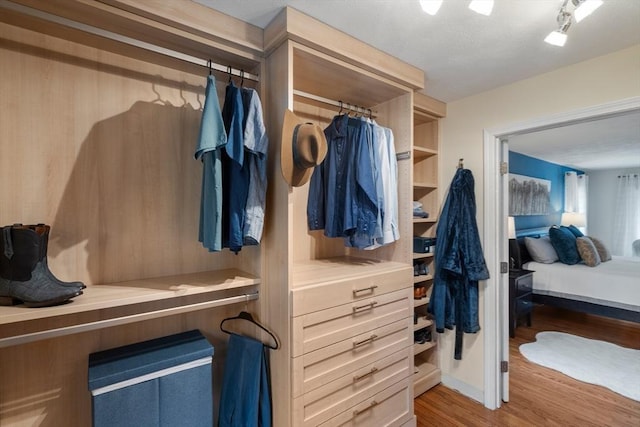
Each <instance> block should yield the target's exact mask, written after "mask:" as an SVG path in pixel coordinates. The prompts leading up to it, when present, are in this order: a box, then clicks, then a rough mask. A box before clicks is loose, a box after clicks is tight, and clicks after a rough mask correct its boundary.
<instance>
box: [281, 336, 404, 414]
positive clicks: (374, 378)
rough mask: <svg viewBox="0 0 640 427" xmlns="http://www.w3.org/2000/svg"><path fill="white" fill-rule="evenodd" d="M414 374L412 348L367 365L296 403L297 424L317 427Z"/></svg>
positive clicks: (297, 400)
mask: <svg viewBox="0 0 640 427" xmlns="http://www.w3.org/2000/svg"><path fill="white" fill-rule="evenodd" d="M412 373H413V360H412V358H411V354H410V351H409V349H408V348H405V349H403V350H402V351H399V352H396V353H394V354H392V355H391V356H388V357H385V358H383V359H380V360H377V361H376V362H374V363H371V364H369V365H366V366H363V367H362V368H360V369H358V370H356V371H354V372H353V373H351V374H349V375H345V376H343V377H340V378H338V379H337V380H335V381H332V382H330V383H328V384H326V385H324V386H322V387H318V388H317V389H315V390H313V391H311V392H309V393H305V394H304V395H302V396H301V397H299V398H297V399H294V401H293V425H295V426H317V425H319V424H320V423H323V422H325V421H327V420H329V419H331V418H332V417H334V416H335V415H336V414H338V413H341V412H344V411H346V410H347V409H349V408H352V407H353V406H354V405H356V404H358V403H360V402H363V401H365V400H367V399H370V398H372V397H373V396H375V395H376V394H378V393H380V392H381V391H383V390H384V389H386V388H388V387H390V386H391V385H393V384H394V383H396V382H398V380H399V379H402V378H408V377H409V376H410V375H411V374H412Z"/></svg>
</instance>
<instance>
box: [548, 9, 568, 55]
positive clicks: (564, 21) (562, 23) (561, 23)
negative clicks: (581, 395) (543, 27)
mask: <svg viewBox="0 0 640 427" xmlns="http://www.w3.org/2000/svg"><path fill="white" fill-rule="evenodd" d="M556 20H557V21H558V29H557V30H555V31H552V32H550V33H549V35H548V36H547V37H546V38H545V39H544V41H545V42H547V43H549V44H551V45H554V46H564V44H565V43H566V42H567V30H568V29H569V27H570V26H571V13H569V12H567V10H566V8H565V7H564V5H563V7H562V8H561V9H560V12H558V16H557V18H556Z"/></svg>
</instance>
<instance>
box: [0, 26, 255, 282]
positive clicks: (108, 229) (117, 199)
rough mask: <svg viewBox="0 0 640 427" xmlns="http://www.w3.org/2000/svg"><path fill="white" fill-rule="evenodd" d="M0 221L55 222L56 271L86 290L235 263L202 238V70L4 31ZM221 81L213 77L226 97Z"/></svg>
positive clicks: (251, 256)
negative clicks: (198, 156)
mask: <svg viewBox="0 0 640 427" xmlns="http://www.w3.org/2000/svg"><path fill="white" fill-rule="evenodd" d="M0 62H1V63H2V64H3V79H2V80H0V88H1V92H2V94H3V96H2V98H1V99H0V108H1V111H2V116H1V118H0V122H1V124H0V144H1V147H2V150H1V151H2V156H1V158H0V194H1V195H2V196H1V198H2V200H1V203H0V222H1V223H2V224H3V225H5V224H11V223H15V222H21V223H36V222H44V223H47V224H50V225H51V226H52V230H51V238H50V244H49V264H50V266H51V270H52V271H53V272H54V274H56V275H57V276H58V277H59V278H60V279H62V280H81V281H83V282H84V283H85V284H87V285H94V284H99V283H105V282H116V281H121V280H131V279H137V278H143V277H155V276H163V275H173V274H180V273H187V272H193V271H203V270H216V269H221V268H228V267H239V266H242V269H244V270H247V271H252V272H254V273H257V274H259V272H260V265H259V259H260V257H259V256H258V254H259V249H258V248H244V249H243V251H242V252H241V254H240V255H239V256H234V255H231V254H229V253H228V251H226V253H222V254H216V255H212V254H210V253H208V252H207V251H206V249H204V248H202V246H201V245H200V243H199V242H198V241H197V236H198V218H199V203H200V186H201V173H202V172H201V171H202V165H201V163H200V162H199V161H196V160H195V159H194V157H193V151H194V146H195V142H196V139H197V136H198V132H199V125H200V117H201V107H202V104H203V102H204V96H203V93H204V85H205V84H206V72H204V70H202V69H200V70H201V71H203V72H202V73H201V74H195V73H189V72H184V71H179V70H175V69H172V68H166V67H162V66H159V65H154V64H152V63H148V62H144V61H139V60H136V59H133V58H130V57H125V56H121V55H117V54H114V53H110V52H106V51H103V50H98V49H94V48H92V47H87V46H84V45H81V44H78V43H74V42H70V41H66V40H62V39H58V38H55V37H51V36H47V35H44V34H40V33H35V32H32V31H29V30H26V29H22V28H17V27H14V26H10V25H6V24H0ZM225 85H226V79H219V80H218V92H219V97H220V99H221V100H222V99H223V97H224V86H225Z"/></svg>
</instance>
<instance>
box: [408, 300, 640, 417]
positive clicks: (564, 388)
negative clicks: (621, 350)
mask: <svg viewBox="0 0 640 427" xmlns="http://www.w3.org/2000/svg"><path fill="white" fill-rule="evenodd" d="M553 330H556V331H562V332H568V333H572V334H574V335H579V336H583V337H586V338H592V339H599V340H603V341H608V342H612V343H614V344H618V345H621V346H623V347H628V348H635V349H640V324H636V323H631V322H624V321H617V320H613V319H607V318H604V317H599V316H592V315H587V314H582V313H575V312H570V311H567V310H561V309H556V308H553V307H546V306H536V307H535V308H534V312H533V325H532V326H531V327H527V326H519V327H518V328H517V329H516V337H515V338H512V339H510V340H509V341H510V342H509V355H510V383H509V394H510V396H509V397H510V399H509V400H510V401H509V402H508V403H503V404H502V407H501V408H500V409H497V410H495V411H492V410H489V409H486V408H485V407H484V406H483V405H482V404H480V403H478V402H476V401H474V400H471V399H469V398H466V397H464V396H462V395H461V394H459V393H458V392H456V391H454V390H451V389H448V388H446V387H445V386H443V385H438V386H436V387H434V388H433V389H431V390H429V391H428V392H426V393H424V394H422V395H421V396H419V397H418V398H417V399H416V400H415V413H416V415H417V418H418V423H417V425H418V427H423V426H424V427H426V426H563V427H565V426H581V427H586V426H598V427H600V426H615V427H619V426H633V427H638V426H640V402H637V401H634V400H632V399H628V398H625V397H623V396H621V395H619V394H616V393H614V392H612V391H610V390H609V389H607V388H604V387H600V386H595V385H591V384H587V383H583V382H580V381H577V380H574V379H573V378H571V377H568V376H566V375H564V374H561V373H559V372H557V371H554V370H552V369H548V368H545V367H542V366H540V365H536V364H534V363H531V362H529V361H528V360H526V359H525V358H524V357H523V356H522V355H521V354H520V352H519V350H518V347H519V346H520V344H523V343H526V342H532V341H535V338H534V337H535V334H536V333H537V332H540V331H553ZM638 387H640V384H639V385H638Z"/></svg>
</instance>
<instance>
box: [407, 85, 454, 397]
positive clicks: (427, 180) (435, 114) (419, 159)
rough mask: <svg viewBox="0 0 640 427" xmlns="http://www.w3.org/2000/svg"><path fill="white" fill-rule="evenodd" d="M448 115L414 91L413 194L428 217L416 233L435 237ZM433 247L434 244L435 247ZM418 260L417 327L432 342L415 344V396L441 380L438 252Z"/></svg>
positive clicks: (419, 255) (420, 255) (416, 255)
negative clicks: (433, 309) (443, 124)
mask: <svg viewBox="0 0 640 427" xmlns="http://www.w3.org/2000/svg"><path fill="white" fill-rule="evenodd" d="M445 115H446V105H445V104H444V103H442V102H440V101H438V100H435V99H433V98H429V97H427V96H425V95H422V94H420V93H416V94H415V95H414V109H413V131H414V132H413V147H412V152H413V197H414V199H413V200H414V201H418V202H420V203H422V208H423V210H424V211H426V212H427V213H428V214H429V217H428V218H415V217H414V218H413V221H412V222H413V235H414V236H420V237H435V230H436V225H437V223H438V207H439V196H438V149H439V119H440V118H442V117H444V116H445ZM432 249H433V248H432ZM413 259H414V262H424V263H426V264H427V268H428V270H429V274H428V275H422V276H414V279H413V281H414V286H426V287H427V295H428V296H427V298H422V299H419V300H414V312H415V315H416V316H417V319H418V323H417V324H416V325H414V331H419V330H421V329H424V328H431V342H427V343H424V344H418V343H415V344H414V346H413V351H414V363H415V365H416V368H415V374H414V396H418V395H420V394H422V393H424V392H425V391H427V390H428V389H429V388H431V387H433V386H434V385H436V384H438V383H439V382H440V369H439V368H438V353H437V337H436V333H435V330H434V328H433V321H432V320H430V319H428V314H427V306H428V301H429V296H430V295H431V290H432V285H433V275H432V274H433V271H434V259H435V257H434V253H433V250H432V251H431V252H428V253H415V252H414V253H413Z"/></svg>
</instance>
